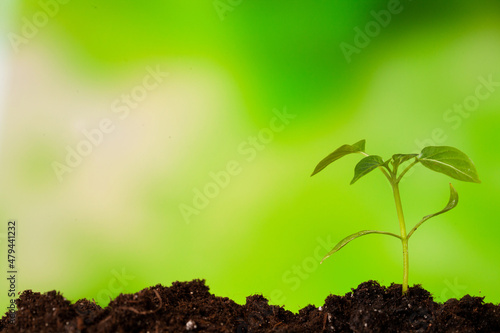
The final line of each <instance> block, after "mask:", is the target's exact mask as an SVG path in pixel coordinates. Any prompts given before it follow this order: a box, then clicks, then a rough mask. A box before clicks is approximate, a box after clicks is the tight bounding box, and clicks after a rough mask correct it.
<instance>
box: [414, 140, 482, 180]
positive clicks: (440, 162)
mask: <svg viewBox="0 0 500 333" xmlns="http://www.w3.org/2000/svg"><path fill="white" fill-rule="evenodd" d="M417 158H418V160H419V161H420V163H422V165H424V166H425V167H427V168H429V169H431V170H433V171H437V172H441V173H444V174H445V175H448V176H450V177H452V178H455V179H458V180H462V181H465V182H473V183H480V182H481V181H480V180H479V176H478V174H477V171H476V167H475V166H474V163H473V162H472V160H471V159H470V158H469V157H468V156H467V155H465V154H464V153H462V152H461V151H460V150H458V149H457V148H453V147H448V146H430V147H425V148H424V149H422V152H421V153H420V155H418V157H417Z"/></svg>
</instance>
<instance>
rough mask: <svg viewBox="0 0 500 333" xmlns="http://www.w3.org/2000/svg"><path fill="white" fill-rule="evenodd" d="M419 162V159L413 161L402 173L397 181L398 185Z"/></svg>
mask: <svg viewBox="0 0 500 333" xmlns="http://www.w3.org/2000/svg"><path fill="white" fill-rule="evenodd" d="M418 162H419V161H418V160H417V159H415V161H413V162H412V163H411V164H410V165H408V167H407V168H406V169H404V170H403V172H401V174H400V175H399V177H398V179H397V180H396V183H399V182H400V181H401V179H402V178H403V176H404V175H405V173H407V172H408V170H410V169H411V168H412V167H413V166H414V165H415V164H417V163H418Z"/></svg>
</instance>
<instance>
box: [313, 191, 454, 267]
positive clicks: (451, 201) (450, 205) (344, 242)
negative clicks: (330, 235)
mask: <svg viewBox="0 0 500 333" xmlns="http://www.w3.org/2000/svg"><path fill="white" fill-rule="evenodd" d="M457 204H458V193H457V191H456V190H455V188H454V187H453V186H452V185H451V183H450V199H449V200H448V204H447V205H446V207H444V208H443V209H442V210H440V211H439V212H437V213H434V214H430V215H427V216H424V217H423V218H422V220H421V221H420V222H419V223H417V224H416V225H415V226H414V227H413V229H412V230H411V231H410V232H409V233H408V236H407V238H410V236H411V235H412V234H413V233H414V232H415V230H417V228H418V227H420V226H421V225H422V223H424V222H425V221H427V220H428V219H430V218H432V217H434V216H438V215H440V214H443V213H446V212H447V211H449V210H451V209H453V208H455V207H456V206H457ZM369 234H383V235H389V236H393V237H396V238H399V239H401V237H400V236H398V235H396V234H393V233H390V232H385V231H377V230H362V231H359V232H357V233H354V234H352V235H349V236H347V237H346V238H344V239H342V240H341V241H340V242H338V243H337V245H335V247H334V248H333V249H332V250H331V251H330V252H328V253H327V255H325V256H324V257H323V259H322V260H321V263H323V261H324V260H325V259H326V258H328V257H330V256H331V255H332V254H334V253H335V252H337V251H338V250H340V249H341V248H343V247H344V246H346V245H347V244H348V243H349V242H351V241H353V240H355V239H356V238H358V237H361V236H364V235H369Z"/></svg>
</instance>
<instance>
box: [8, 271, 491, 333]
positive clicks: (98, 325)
mask: <svg viewBox="0 0 500 333" xmlns="http://www.w3.org/2000/svg"><path fill="white" fill-rule="evenodd" d="M17 307H18V311H17V313H16V320H15V323H14V324H11V323H10V318H9V317H8V316H7V314H6V315H5V316H4V317H3V318H2V320H1V322H0V331H1V332H151V333H153V332H185V331H192V332H198V331H203V332H500V305H493V304H491V303H488V304H485V303H483V299H482V298H481V297H471V296H468V295H467V296H464V297H463V298H462V299H461V300H456V299H450V300H448V301H447V302H445V303H444V304H439V303H435V302H434V301H433V300H432V297H431V295H430V293H429V292H427V291H426V290H425V289H422V288H421V287H419V286H415V287H412V288H410V290H409V292H408V294H407V295H405V296H402V295H401V285H391V286H390V287H381V286H380V285H379V284H378V283H377V282H374V281H368V282H364V283H362V284H360V285H359V286H358V288H356V289H353V291H352V292H349V293H347V294H346V295H345V296H335V295H330V296H328V297H327V298H326V300H325V304H324V305H322V306H321V307H319V308H316V307H315V306H312V305H308V306H306V307H305V308H303V309H301V310H300V311H299V313H298V314H294V313H292V312H290V311H287V310H284V309H283V308H282V307H279V306H273V305H269V304H268V301H267V299H265V298H264V297H263V296H260V295H253V296H249V297H247V299H246V304H244V305H239V304H236V303H235V302H234V301H232V300H231V299H229V298H226V297H216V296H214V295H212V294H210V292H209V288H208V286H206V285H205V281H204V280H193V281H191V282H174V283H173V284H172V286H171V287H164V286H162V285H156V286H154V287H150V288H147V289H144V290H142V291H140V292H138V293H135V294H126V295H120V296H118V297H117V298H116V299H114V300H113V301H111V302H110V304H109V305H108V306H107V307H106V308H101V307H100V306H98V305H96V304H94V303H92V302H89V301H88V300H80V301H78V302H76V303H74V304H71V303H70V302H69V301H67V300H65V299H64V297H63V296H62V295H61V294H60V293H58V292H55V291H51V292H48V293H45V294H40V293H36V292H32V291H31V290H27V291H24V292H23V293H22V294H21V295H20V296H19V299H18V300H17Z"/></svg>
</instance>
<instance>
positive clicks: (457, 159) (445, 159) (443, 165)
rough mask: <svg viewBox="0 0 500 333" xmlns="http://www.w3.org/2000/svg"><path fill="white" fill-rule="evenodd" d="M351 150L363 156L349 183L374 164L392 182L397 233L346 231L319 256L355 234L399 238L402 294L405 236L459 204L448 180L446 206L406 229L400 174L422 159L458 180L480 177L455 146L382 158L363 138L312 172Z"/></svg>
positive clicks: (405, 274) (405, 278)
mask: <svg viewBox="0 0 500 333" xmlns="http://www.w3.org/2000/svg"><path fill="white" fill-rule="evenodd" d="M353 153H359V154H362V155H364V156H365V157H364V158H363V159H361V161H359V163H358V164H357V165H356V167H355V168H354V177H353V178H352V180H351V184H354V183H355V182H356V181H358V180H359V179H360V178H361V177H363V176H365V175H366V174H368V173H369V172H371V171H373V170H375V169H377V168H378V169H380V170H381V171H382V173H383V174H384V176H385V177H386V178H387V180H388V181H389V183H390V184H391V187H392V191H393V194H394V202H395V203H396V211H397V216H398V220H399V230H400V235H396V234H393V233H390V232H385V231H378V230H362V231H360V232H357V233H354V234H352V235H349V236H347V237H346V238H344V239H342V240H341V241H340V242H338V244H337V245H335V247H334V248H333V249H332V250H331V251H330V252H328V254H326V255H325V257H324V258H323V260H321V263H323V261H324V260H325V259H326V258H328V257H330V256H331V255H332V254H334V253H335V252H337V251H338V250H340V249H341V248H343V247H344V246H345V245H347V243H349V242H350V241H352V240H354V239H356V238H358V237H361V236H364V235H368V234H382V235H389V236H393V237H396V238H398V239H400V240H401V244H402V246H403V294H405V293H406V291H407V290H408V268H409V263H408V240H409V239H410V237H411V236H412V235H413V233H414V232H415V230H417V229H418V227H420V226H421V225H422V223H424V222H425V221H427V220H428V219H430V218H431V217H434V216H437V215H440V214H443V213H445V212H447V211H449V210H451V209H452V208H455V207H456V205H457V204H458V193H457V191H456V190H455V188H454V187H453V186H452V185H451V183H450V200H449V201H448V204H447V205H446V207H445V208H443V209H442V210H440V211H439V212H437V213H434V214H430V215H427V216H424V217H423V218H422V220H421V221H420V222H418V223H417V224H416V225H415V226H414V227H413V228H412V229H411V230H410V232H408V233H407V232H406V225H405V219H404V215H403V207H402V205H401V196H400V194H399V182H400V181H401V179H402V178H403V176H404V175H405V174H406V173H407V172H408V170H410V169H411V168H412V167H413V166H414V165H415V164H417V163H421V164H422V165H423V166H425V167H426V168H429V169H431V170H433V171H436V172H441V173H444V174H445V175H448V176H450V177H452V178H455V179H458V180H462V181H466V182H473V183H480V182H481V181H480V180H479V177H478V175H477V171H476V168H475V166H474V163H473V162H472V161H471V159H470V158H469V157H468V156H467V155H465V154H464V153H463V152H461V151H460V150H458V149H456V148H453V147H447V146H429V147H425V148H424V149H422V151H421V152H420V154H395V155H392V157H391V158H390V159H388V160H386V161H384V160H383V159H382V157H380V156H378V155H368V154H367V153H365V140H361V141H359V142H356V143H355V144H353V145H343V146H341V147H339V148H338V149H336V150H335V151H334V152H333V153H331V154H330V155H328V156H327V157H325V158H324V159H323V160H322V161H321V162H319V163H318V165H317V166H316V168H315V169H314V171H313V173H312V175H311V176H314V175H315V174H317V173H318V172H320V171H321V170H323V169H324V168H326V167H327V166H328V165H330V164H331V163H332V162H334V161H336V160H338V159H339V158H341V157H344V156H346V155H349V154H353ZM409 161H411V163H409V164H408V165H407V166H406V168H404V169H403V171H401V172H400V173H399V174H398V169H399V167H400V166H402V165H403V164H404V163H406V162H409Z"/></svg>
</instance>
